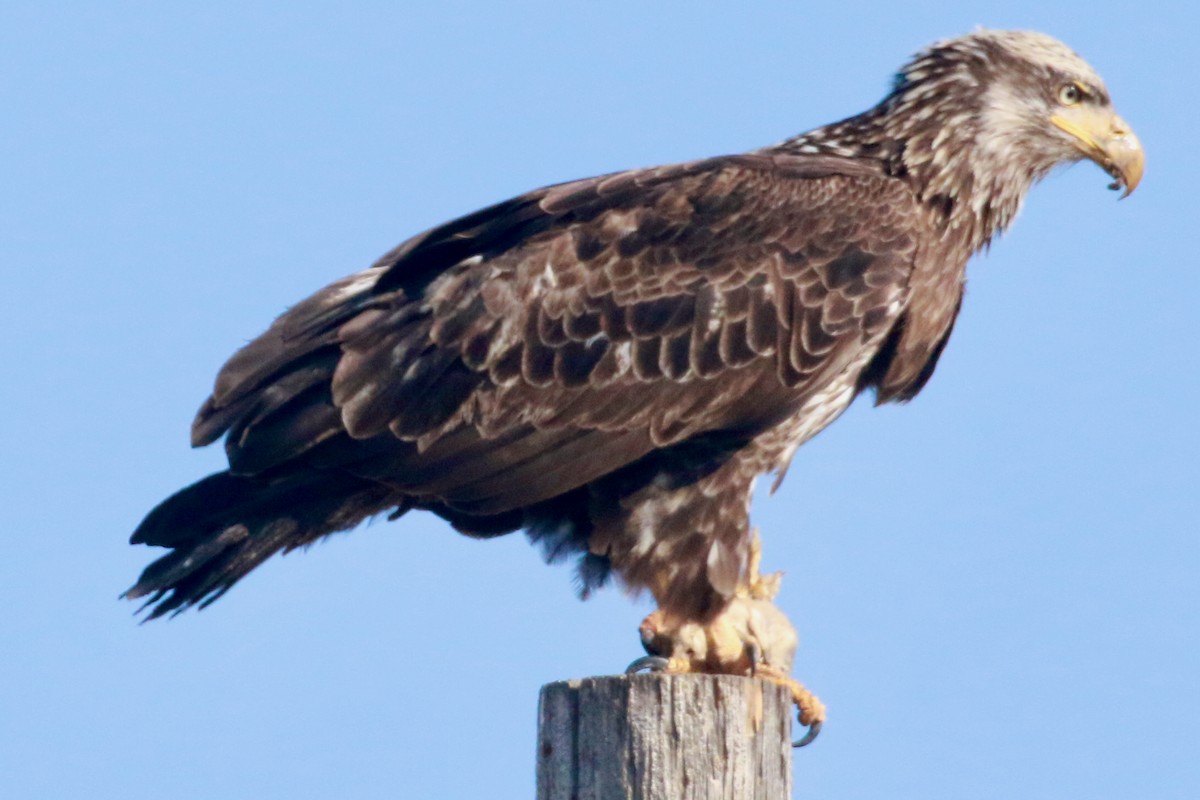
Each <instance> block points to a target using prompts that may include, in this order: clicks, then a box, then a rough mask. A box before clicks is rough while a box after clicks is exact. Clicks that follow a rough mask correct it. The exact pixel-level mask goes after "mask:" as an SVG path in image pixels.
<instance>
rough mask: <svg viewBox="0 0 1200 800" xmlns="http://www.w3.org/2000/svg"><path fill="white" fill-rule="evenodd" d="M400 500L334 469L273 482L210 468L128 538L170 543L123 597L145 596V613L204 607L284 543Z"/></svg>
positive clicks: (347, 524) (287, 546)
mask: <svg viewBox="0 0 1200 800" xmlns="http://www.w3.org/2000/svg"><path fill="white" fill-rule="evenodd" d="M399 502H401V499H400V498H398V497H397V496H396V495H395V493H394V491H393V490H390V489H388V488H387V487H385V486H382V485H380V484H377V483H373V482H369V481H364V480H362V479H360V478H354V477H352V476H349V475H343V474H340V473H336V472H328V473H320V474H317V475H312V474H309V475H306V476H304V477H303V478H284V479H277V480H273V481H267V480H263V479H259V478H249V477H241V476H237V475H230V474H229V473H228V472H218V473H216V474H214V475H209V476H208V477H207V478H205V479H203V480H201V481H197V482H196V483H194V484H192V485H191V486H189V487H187V488H186V489H182V490H180V491H179V492H176V493H175V494H174V495H172V496H171V497H168V498H167V499H166V500H164V501H163V502H161V503H159V504H158V506H157V507H156V508H155V509H154V510H153V511H151V512H150V513H149V514H147V515H146V518H145V519H144V520H142V524H141V525H139V526H138V528H137V530H136V531H134V533H133V536H132V537H131V538H130V543H131V544H151V545H159V546H162V547H170V548H172V549H171V552H170V553H167V554H166V555H165V556H163V557H161V558H159V559H158V560H157V561H155V562H153V563H152V564H150V566H148V567H146V569H145V570H144V571H143V572H142V575H141V577H139V578H138V581H137V583H135V584H134V585H133V586H132V587H131V588H130V589H129V590H128V591H127V592H125V594H124V595H122V596H123V597H127V598H130V599H132V598H137V597H147V600H146V602H145V604H144V605H143V606H142V609H145V608H147V607H149V606H153V608H151V610H150V614H149V616H148V617H147V619H154V618H155V617H161V616H162V615H164V614H167V613H170V612H175V613H179V612H181V611H183V610H184V609H186V608H188V607H189V606H193V605H198V606H199V607H201V608H203V607H204V606H206V605H208V604H209V603H211V602H213V601H214V600H216V599H217V598H218V597H220V596H221V595H223V594H224V593H225V592H227V591H229V589H230V588H231V587H232V586H233V585H234V584H235V583H237V582H238V581H239V580H241V578H242V577H243V576H245V575H246V574H247V573H249V572H250V571H251V570H253V569H254V568H255V567H257V566H258V565H259V564H261V563H262V562H264V561H266V560H267V559H268V558H270V557H271V556H272V555H274V554H275V553H277V552H279V551H280V550H283V551H285V552H286V551H288V550H292V549H294V548H296V547H301V546H303V545H306V544H309V543H311V542H313V541H316V540H317V539H319V538H320V537H322V536H325V535H326V534H330V533H334V532H336V531H341V530H346V529H347V528H351V527H353V526H354V525H356V524H358V523H359V522H360V521H362V520H363V519H365V518H367V517H369V516H371V515H373V514H378V513H380V512H381V511H384V510H386V509H388V508H391V507H393V506H395V505H397V504H398V503H399ZM142 609H139V610H142Z"/></svg>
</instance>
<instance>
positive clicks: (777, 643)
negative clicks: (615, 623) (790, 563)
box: [629, 584, 825, 747]
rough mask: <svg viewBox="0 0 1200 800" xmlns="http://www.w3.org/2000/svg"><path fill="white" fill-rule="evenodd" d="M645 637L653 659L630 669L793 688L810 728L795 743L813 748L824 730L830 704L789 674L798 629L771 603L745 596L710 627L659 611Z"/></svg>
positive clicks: (643, 630)
mask: <svg viewBox="0 0 1200 800" xmlns="http://www.w3.org/2000/svg"><path fill="white" fill-rule="evenodd" d="M776 586H777V584H776ZM640 633H641V636H642V644H643V646H645V648H646V652H647V653H650V655H649V656H646V657H645V658H640V659H638V660H637V661H635V662H633V664H630V666H629V671H632V672H636V671H639V670H641V669H654V670H659V671H665V672H675V673H682V672H702V673H709V674H721V675H747V676H752V677H758V678H763V679H764V680H768V681H770V682H771V683H774V684H776V685H779V686H783V687H785V688H786V689H787V690H788V692H789V693H790V694H791V696H792V701H793V702H794V703H795V704H796V708H797V711H798V717H799V720H800V724H801V725H804V726H805V727H807V728H808V732H807V733H806V734H805V735H804V736H803V737H802V738H801V739H800V740H799V741H797V742H795V743H794V744H795V746H796V747H803V746H804V745H806V744H808V743H809V742H811V741H812V740H813V739H815V738H816V736H817V733H818V732H820V730H821V725H822V724H823V723H824V722H825V706H824V705H823V704H822V703H821V701H820V700H818V699H817V697H816V695H814V694H813V693H812V692H810V691H809V690H808V689H806V688H805V687H804V685H803V684H801V683H800V682H799V681H797V680H795V679H794V678H792V677H791V676H790V675H789V674H788V673H789V672H790V671H791V668H792V659H793V657H794V656H795V652H796V631H795V629H794V628H793V627H792V624H791V623H790V622H788V619H787V617H786V616H784V614H783V612H782V611H780V610H779V609H778V608H776V607H775V605H774V604H772V603H771V601H770V600H768V599H764V598H762V597H755V596H753V595H752V594H751V593H750V592H739V593H738V596H736V597H734V598H733V599H732V600H731V601H730V602H729V605H728V606H726V608H725V609H724V610H723V611H722V612H721V613H720V614H718V615H717V616H716V617H714V618H712V619H711V620H708V621H706V622H704V623H700V622H696V621H693V620H688V619H684V618H682V617H678V616H675V615H671V614H669V613H668V612H666V611H664V610H663V609H659V610H657V611H655V612H654V613H652V614H650V615H649V616H647V617H646V619H645V620H643V621H642V625H641V628H640Z"/></svg>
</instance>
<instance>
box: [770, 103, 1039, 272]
mask: <svg viewBox="0 0 1200 800" xmlns="http://www.w3.org/2000/svg"><path fill="white" fill-rule="evenodd" d="M910 94H911V93H909V92H898V93H895V94H892V95H890V96H888V97H887V98H885V99H884V100H883V101H882V102H881V103H879V105H877V106H875V107H874V108H871V109H869V110H867V111H865V112H863V113H862V114H859V115H857V116H854V117H849V118H847V119H844V120H841V121H839V122H835V123H833V124H830V125H825V126H823V127H820V128H816V129H814V130H811V131H809V132H807V133H803V134H800V135H799V136H795V137H793V138H791V139H787V140H786V141H784V142H781V143H779V144H778V145H776V146H775V147H774V148H772V149H775V150H778V151H782V152H786V153H789V154H793V155H803V154H823V155H836V156H840V157H844V158H854V159H868V160H872V161H878V162H881V163H882V165H883V169H884V171H885V173H886V174H888V175H891V176H893V177H896V178H899V179H901V180H904V181H905V182H906V183H908V184H909V186H910V187H911V188H912V191H913V194H914V196H915V197H916V198H917V200H918V202H919V203H920V204H921V205H922V206H923V207H924V208H925V209H926V210H927V212H928V215H929V218H930V220H931V222H932V223H933V224H934V225H935V226H936V227H937V228H939V229H941V230H943V232H944V235H946V236H953V237H955V238H956V239H958V240H959V241H960V242H961V243H962V244H964V245H965V246H966V247H967V248H968V249H969V250H970V251H972V252H973V251H975V250H978V249H980V248H983V247H986V246H987V245H988V244H989V243H990V242H991V240H992V238H993V237H994V236H996V235H997V234H999V233H1001V232H1002V231H1003V230H1004V229H1005V228H1007V227H1008V226H1009V225H1010V224H1011V223H1012V221H1013V220H1014V219H1015V218H1016V216H1017V213H1018V212H1019V211H1020V208H1021V204H1022V202H1023V200H1024V197H1025V193H1026V192H1027V191H1028V189H1029V187H1030V186H1031V185H1032V183H1033V181H1034V180H1035V178H1036V177H1038V176H1036V175H1028V174H1024V173H1023V172H1021V171H1020V170H1014V169H1007V168H1006V167H1005V160H1004V152H1003V150H1002V149H1001V148H996V147H989V146H987V144H988V143H987V142H986V137H985V136H982V135H981V115H980V114H979V113H978V111H977V110H976V109H973V108H971V107H969V106H965V107H964V106H962V105H961V104H958V105H956V106H955V105H951V104H949V103H944V102H943V103H939V102H937V100H938V99H940V98H936V97H934V98H930V97H928V96H927V95H920V96H917V97H912V96H910ZM923 101H932V102H923Z"/></svg>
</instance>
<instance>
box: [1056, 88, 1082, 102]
mask: <svg viewBox="0 0 1200 800" xmlns="http://www.w3.org/2000/svg"><path fill="white" fill-rule="evenodd" d="M1082 99H1083V90H1082V89H1080V88H1079V85H1078V84H1074V83H1068V84H1066V85H1065V86H1063V87H1062V88H1061V89H1059V90H1058V102H1060V103H1062V104H1063V105H1064V106H1073V105H1075V104H1076V103H1078V102H1079V101H1080V100H1082Z"/></svg>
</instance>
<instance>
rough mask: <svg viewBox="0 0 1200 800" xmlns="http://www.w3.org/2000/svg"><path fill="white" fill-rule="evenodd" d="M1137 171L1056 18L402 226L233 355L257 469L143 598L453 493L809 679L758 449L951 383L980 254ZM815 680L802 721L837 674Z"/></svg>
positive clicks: (243, 463) (223, 415)
mask: <svg viewBox="0 0 1200 800" xmlns="http://www.w3.org/2000/svg"><path fill="white" fill-rule="evenodd" d="M1084 158H1086V159H1091V160H1093V161H1095V162H1096V163H1098V164H1099V165H1100V166H1101V167H1103V168H1104V169H1105V170H1106V171H1108V172H1109V173H1110V174H1111V175H1112V176H1113V178H1114V179H1115V182H1114V183H1113V184H1112V187H1113V188H1121V187H1124V189H1125V193H1126V194H1128V193H1129V192H1131V191H1132V190H1133V189H1134V187H1135V186H1136V185H1137V183H1138V181H1139V179H1140V178H1141V175H1142V165H1143V157H1142V151H1141V148H1140V145H1139V144H1138V141H1137V139H1136V138H1135V137H1134V135H1133V133H1132V132H1131V131H1130V129H1129V127H1128V126H1127V125H1126V124H1125V123H1124V122H1123V121H1122V120H1121V119H1120V118H1119V117H1118V116H1117V115H1116V114H1115V113H1114V111H1113V109H1112V107H1111V105H1110V102H1109V96H1108V92H1107V91H1106V90H1105V87H1104V84H1103V82H1102V81H1101V80H1100V78H1099V77H1098V76H1097V75H1096V73H1095V72H1094V71H1093V70H1092V69H1091V67H1089V66H1088V65H1087V64H1086V63H1085V62H1084V61H1083V60H1082V59H1081V58H1079V56H1077V55H1075V53H1073V52H1072V51H1071V50H1070V49H1068V48H1067V47H1066V46H1065V45H1063V44H1062V43H1060V42H1058V41H1056V40H1054V39H1052V38H1050V37H1048V36H1045V35H1041V34H1037V33H1026V32H1011V31H978V32H975V33H972V34H970V35H967V36H963V37H961V38H957V39H951V40H948V41H943V42H940V43H937V44H934V45H932V46H931V47H929V48H927V49H926V50H924V51H922V52H921V53H919V54H918V55H917V56H916V57H915V58H914V59H913V60H912V61H911V62H910V63H909V64H908V65H907V66H905V67H904V68H903V70H902V71H901V72H900V74H899V75H898V76H897V78H896V81H895V85H894V87H893V88H892V90H891V92H890V93H889V94H888V95H887V96H886V97H885V98H884V99H883V100H882V101H881V102H880V103H879V104H878V105H876V106H875V107H874V108H871V109H869V110H868V111H866V112H864V113H862V114H859V115H858V116H854V117H851V118H849V119H846V120H843V121H841V122H837V123H834V124H832V125H828V126H825V127H822V128H818V129H816V130H813V131H811V132H809V133H805V134H802V135H800V136H797V137H795V138H792V139H788V140H786V141H784V142H782V143H781V144H778V145H775V146H772V147H767V148H764V149H761V150H757V151H754V152H751V153H747V154H742V155H733V156H724V157H719V158H711V159H707V160H703V161H696V162H691V163H686V164H679V165H676V166H667V167H658V168H654V169H640V170H632V171H629V172H620V173H616V174H612V175H606V176H602V177H598V178H590V179H587V180H580V181H574V182H572V183H565V184H560V185H557V186H551V187H548V188H544V189H538V190H536V191H533V192H529V193H528V194H524V195H521V196H520V197H516V198H513V199H511V200H507V201H505V202H502V203H499V204H497V205H494V206H491V207H489V208H485V209H483V210H481V211H477V212H475V213H473V214H469V215H467V216H465V217H462V218H461V219H457V220H454V221H453V222H449V223H447V224H445V225H442V226H440V227H437V228H434V229H433V230H431V231H428V232H426V233H423V234H421V235H419V236H417V237H415V238H413V239H410V240H408V241H407V242H405V243H404V244H402V245H400V246H399V247H397V248H396V249H395V250H393V251H391V252H390V253H388V254H387V255H385V256H384V257H383V258H382V259H380V260H379V261H378V262H377V263H376V264H375V265H374V266H372V267H370V268H369V269H366V270H364V271H362V272H360V273H358V274H356V275H352V276H350V277H347V278H343V279H342V280H339V281H336V282H334V283H333V284H331V285H330V286H328V287H326V288H325V289H322V290H321V291H319V292H317V293H316V294H314V295H313V296H312V297H310V298H308V299H307V300H304V301H303V302H301V303H300V304H298V305H297V306H295V307H294V308H292V309H291V310H289V311H287V312H286V313H285V314H283V315H282V316H281V317H279V318H278V319H277V320H276V321H275V323H274V324H273V325H272V326H271V327H270V328H269V329H268V330H267V331H266V333H264V334H263V335H261V336H260V337H259V338H257V339H255V340H254V341H252V342H251V343H250V344H248V345H247V346H246V347H244V348H242V350H240V351H239V352H238V353H236V354H235V355H234V356H233V357H232V358H231V359H230V360H229V362H228V363H227V364H226V365H225V366H224V368H223V369H222V370H221V372H220V374H219V375H218V376H217V380H216V387H215V389H214V390H213V393H212V396H211V397H209V398H208V400H206V401H205V403H204V405H203V406H202V407H201V409H200V411H199V414H198V415H197V417H196V420H195V423H194V424H193V427H192V443H193V445H195V446H202V445H207V444H210V443H211V442H214V441H216V440H217V439H218V438H220V437H221V436H224V437H225V448H226V451H227V453H228V457H229V469H228V470H227V471H224V472H219V473H217V474H215V475H210V476H209V477H207V478H204V479H203V480H201V481H199V482H197V483H195V484H193V485H192V486H189V487H187V488H186V489H183V490H182V491H180V492H178V493H177V494H175V495H174V496H172V497H170V498H169V499H167V500H166V501H164V502H163V503H162V504H160V505H159V506H158V507H157V508H155V509H154V510H153V511H151V512H150V514H149V515H148V516H147V517H146V519H145V520H144V521H143V522H142V524H141V525H140V526H139V527H138V529H137V531H136V532H135V533H134V534H133V538H132V541H133V542H134V543H137V544H151V545H158V546H162V547H168V548H171V552H169V553H167V554H166V555H164V556H162V557H161V558H159V559H158V560H157V561H155V562H154V563H152V564H151V565H150V566H149V567H147V568H146V570H145V571H144V572H143V573H142V575H141V577H140V578H139V579H138V581H137V583H136V584H135V585H134V586H133V587H132V588H131V589H130V590H129V591H128V592H127V595H128V596H129V597H148V600H147V605H151V606H152V609H151V611H150V616H151V617H157V616H159V615H161V614H164V613H166V612H170V611H175V610H182V609H184V608H186V607H188V606H190V605H193V604H200V605H205V604H207V603H211V602H212V601H213V600H215V599H216V598H217V597H220V596H221V595H222V594H224V593H225V592H226V591H227V590H228V589H229V588H230V587H231V586H233V585H234V583H236V582H237V581H238V580H239V579H241V578H242V577H243V576H244V575H246V574H247V573H248V572H250V571H251V570H252V569H254V568H255V567H256V566H258V565H259V564H261V563H262V562H263V561H264V560H265V559H267V558H269V557H270V556H271V555H272V554H273V553H276V552H278V551H281V550H284V551H286V550H290V549H293V548H296V547H299V546H302V545H306V544H308V543H310V542H313V541H314V540H316V539H319V538H320V537H323V536H326V535H328V534H331V533H334V532H335V531H341V530H346V529H348V528H352V527H353V526H355V525H357V524H358V523H359V522H361V521H362V520H364V519H366V518H367V517H370V516H372V515H376V514H382V513H389V512H390V514H391V516H392V517H396V516H399V515H400V514H403V513H405V512H407V511H409V510H412V509H425V510H428V511H432V512H433V513H435V514H437V515H439V516H441V517H443V518H445V519H446V520H448V521H449V522H450V523H451V524H452V525H453V526H454V527H455V528H456V529H457V530H459V531H461V532H462V533H465V534H468V535H470V536H479V537H490V536H497V535H500V534H505V533H510V532H512V531H516V530H520V529H524V530H525V531H526V532H527V533H528V534H529V536H530V537H531V538H532V539H533V540H535V541H537V542H540V543H541V544H542V545H543V546H544V547H545V549H546V552H547V553H548V555H550V556H554V557H558V556H562V555H565V554H571V553H576V554H578V555H579V566H578V575H579V579H580V584H581V586H582V589H583V593H584V594H586V593H587V592H589V591H591V590H592V589H593V588H595V587H597V586H599V585H601V584H603V583H604V582H605V581H606V579H608V578H609V576H610V575H614V574H615V576H616V577H617V579H618V580H619V581H620V582H621V583H622V584H623V585H625V586H626V587H628V588H630V589H632V590H642V589H645V590H649V591H650V592H651V593H652V594H653V596H654V598H655V600H656V601H657V603H658V611H656V612H655V613H654V614H652V615H651V616H650V617H648V618H647V620H646V622H645V623H643V626H642V637H643V641H644V643H645V645H646V647H647V649H648V650H650V651H651V652H653V653H656V654H659V655H661V656H665V657H667V658H668V659H669V662H668V664H669V667H670V668H671V669H677V670H701V671H716V672H733V673H744V672H745V671H747V670H748V669H751V668H757V669H759V670H762V671H763V672H764V674H767V675H768V676H774V677H776V678H777V679H778V680H780V681H782V682H788V679H787V678H786V674H787V673H788V672H789V671H790V668H791V660H792V655H793V651H794V647H795V637H794V632H793V631H792V629H791V626H790V625H789V624H788V623H787V621H786V619H784V618H783V617H782V615H781V614H780V613H779V612H778V611H776V610H775V609H774V607H773V606H772V605H770V600H771V597H772V595H773V594H774V589H775V586H776V584H775V582H774V581H773V580H771V579H768V578H762V577H760V576H759V575H758V568H757V561H758V559H757V540H756V539H755V537H754V536H753V534H752V532H751V529H750V526H749V522H748V506H749V500H750V493H751V485H752V483H753V482H754V479H755V477H756V476H757V475H759V474H762V473H765V472H770V471H775V472H777V473H779V474H780V475H782V473H783V470H784V469H786V467H787V464H788V462H789V460H790V459H791V457H792V454H793V453H794V452H795V450H796V448H797V447H798V446H800V445H801V444H803V443H804V442H805V441H806V440H807V439H809V438H811V437H812V436H813V435H814V434H816V433H817V432H818V431H820V430H821V429H822V428H824V427H825V426H826V425H828V424H829V423H830V422H832V421H833V420H834V419H835V418H836V417H837V416H838V415H839V414H841V413H842V412H843V411H844V410H845V409H846V407H847V406H848V405H849V404H850V402H851V401H852V400H853V399H854V398H855V396H856V395H858V394H859V393H860V392H863V391H864V390H868V389H870V390H873V391H874V394H875V398H876V400H877V402H880V403H883V402H888V401H896V400H908V399H910V398H912V397H913V396H914V395H916V394H917V392H918V391H920V389H921V387H922V386H924V385H925V382H926V381H928V380H929V377H930V375H931V374H932V373H933V369H934V366H935V365H936V363H937V360H938V356H939V355H940V354H941V352H942V348H943V347H944V346H945V344H946V339H947V337H948V336H949V335H950V330H951V328H952V327H953V325H954V319H955V316H956V314H957V312H958V309H959V304H960V302H961V300H962V294H963V284H964V269H965V267H966V263H967V259H968V258H969V257H970V256H971V254H972V253H974V252H975V251H977V250H979V249H980V248H981V247H983V246H984V245H986V244H987V243H988V242H989V241H990V240H991V239H992V237H993V236H995V235H996V234H997V233H998V232H1000V231H1002V230H1003V229H1004V228H1006V227H1007V226H1008V225H1009V223H1011V222H1012V220H1013V218H1014V216H1015V215H1016V213H1017V210H1018V208H1019V207H1020V205H1021V201H1022V198H1023V196H1024V195H1025V193H1026V191H1027V190H1028V189H1029V188H1030V186H1031V185H1032V184H1033V183H1034V182H1035V181H1036V180H1038V179H1039V178H1041V177H1043V176H1044V175H1046V173H1048V172H1049V171H1050V170H1051V169H1053V168H1054V167H1055V166H1057V165H1059V164H1063V163H1067V162H1073V161H1077V160H1080V159H1084ZM791 685H793V688H794V691H795V692H796V697H797V700H798V702H800V704H801V711H802V713H801V720H802V722H805V723H806V724H807V723H813V722H819V721H820V719H821V717H822V714H823V712H822V710H821V708H820V706H819V704H818V703H817V702H816V701H815V699H813V698H811V697H810V696H808V695H807V694H805V693H804V692H803V690H802V689H800V688H799V686H798V685H797V684H791Z"/></svg>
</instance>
